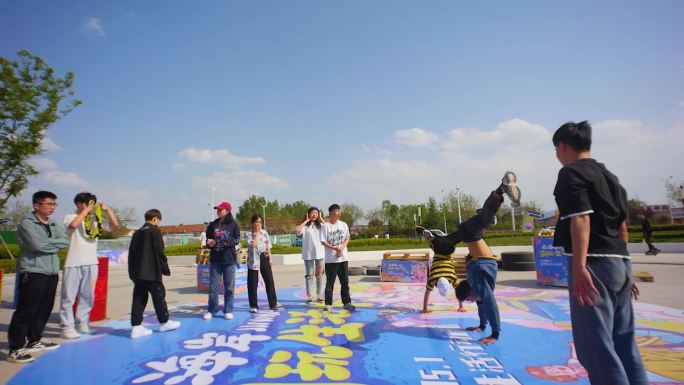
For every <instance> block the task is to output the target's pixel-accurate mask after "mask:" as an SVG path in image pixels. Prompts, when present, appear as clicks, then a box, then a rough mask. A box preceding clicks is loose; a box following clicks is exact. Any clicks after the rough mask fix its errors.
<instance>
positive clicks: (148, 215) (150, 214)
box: [145, 209, 162, 221]
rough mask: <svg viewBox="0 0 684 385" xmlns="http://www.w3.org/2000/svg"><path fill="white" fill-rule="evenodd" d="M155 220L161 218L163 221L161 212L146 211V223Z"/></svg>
mask: <svg viewBox="0 0 684 385" xmlns="http://www.w3.org/2000/svg"><path fill="white" fill-rule="evenodd" d="M154 218H159V220H160V221H161V219H162V216H161V211H159V210H157V209H149V210H147V211H145V221H151V220H152V219H154Z"/></svg>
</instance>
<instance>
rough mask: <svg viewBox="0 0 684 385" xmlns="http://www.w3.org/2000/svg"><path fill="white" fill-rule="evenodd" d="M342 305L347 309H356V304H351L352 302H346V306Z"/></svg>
mask: <svg viewBox="0 0 684 385" xmlns="http://www.w3.org/2000/svg"><path fill="white" fill-rule="evenodd" d="M342 307H343V308H345V309H346V310H354V309H356V306H354V305H352V304H350V303H348V304H346V305H344V306H342Z"/></svg>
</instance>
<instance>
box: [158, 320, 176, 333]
mask: <svg viewBox="0 0 684 385" xmlns="http://www.w3.org/2000/svg"><path fill="white" fill-rule="evenodd" d="M180 326H181V323H180V322H179V321H173V320H168V321H166V322H165V323H163V324H161V326H160V327H159V331H160V332H168V331H169V330H174V329H178V328H179V327H180Z"/></svg>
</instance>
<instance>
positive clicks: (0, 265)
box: [0, 245, 67, 274]
mask: <svg viewBox="0 0 684 385" xmlns="http://www.w3.org/2000/svg"><path fill="white" fill-rule="evenodd" d="M8 246H9V245H8ZM12 253H14V251H12ZM66 253H67V250H66V249H64V250H60V251H59V253H57V256H58V257H59V268H60V270H61V269H64V260H65V259H66ZM18 256H19V253H18V252H17V254H15V255H14V258H17V257H18ZM0 269H2V270H4V271H5V274H9V273H14V272H16V271H17V260H16V259H10V257H9V256H7V258H3V259H0Z"/></svg>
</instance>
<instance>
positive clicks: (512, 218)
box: [511, 205, 515, 231]
mask: <svg viewBox="0 0 684 385" xmlns="http://www.w3.org/2000/svg"><path fill="white" fill-rule="evenodd" d="M511 223H513V231H515V207H513V205H511Z"/></svg>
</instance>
